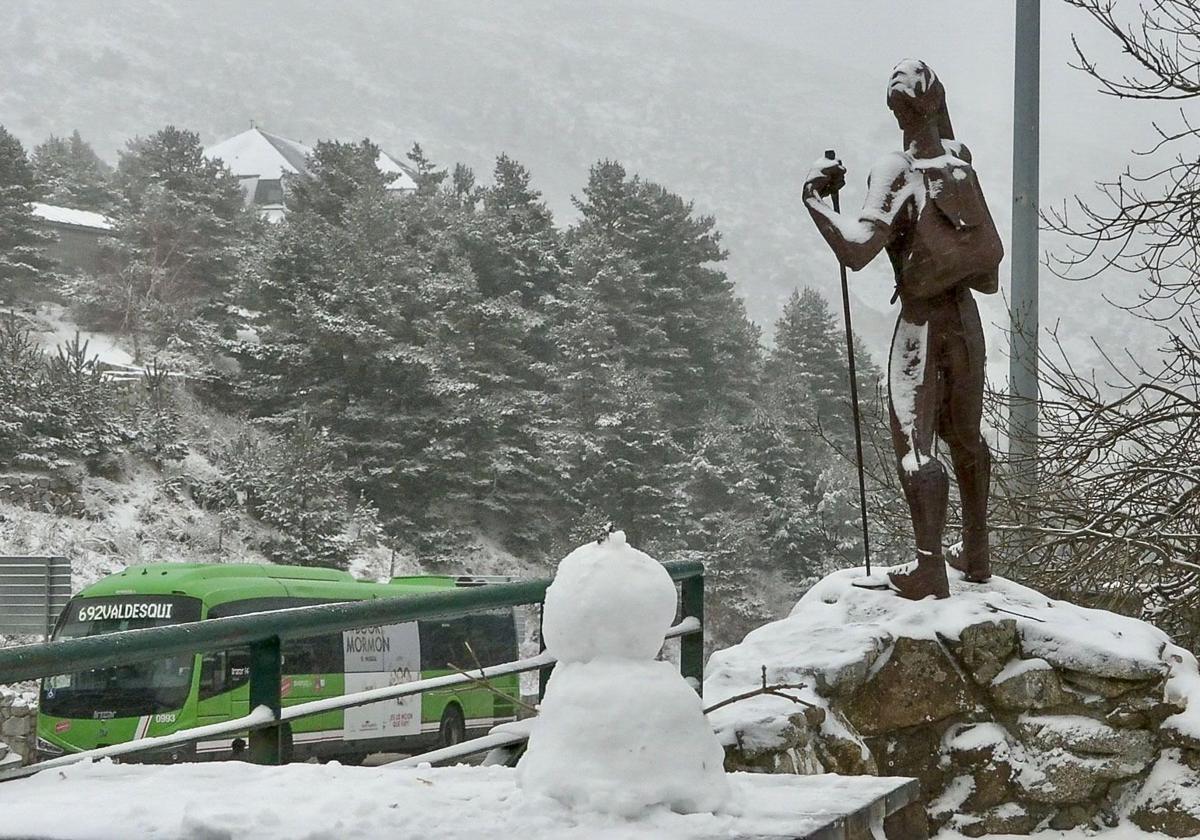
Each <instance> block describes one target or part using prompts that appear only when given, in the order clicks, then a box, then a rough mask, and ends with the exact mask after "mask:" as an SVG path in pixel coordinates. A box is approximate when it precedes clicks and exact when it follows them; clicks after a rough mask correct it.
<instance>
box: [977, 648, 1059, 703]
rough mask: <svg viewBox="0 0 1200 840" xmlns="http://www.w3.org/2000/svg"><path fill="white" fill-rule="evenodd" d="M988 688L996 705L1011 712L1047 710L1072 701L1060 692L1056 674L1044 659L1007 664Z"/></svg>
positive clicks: (1023, 660) (1021, 660) (1022, 660)
mask: <svg viewBox="0 0 1200 840" xmlns="http://www.w3.org/2000/svg"><path fill="white" fill-rule="evenodd" d="M988 688H989V690H990V691H991V694H992V699H993V700H995V701H996V704H997V705H998V706H1000V708H1002V709H1007V710H1010V711H1026V710H1029V709H1048V708H1051V707H1053V706H1062V705H1066V704H1069V703H1071V702H1073V700H1074V698H1073V697H1072V696H1071V695H1070V694H1068V693H1067V692H1065V691H1063V687H1062V681H1061V680H1060V679H1059V676H1058V672H1057V671H1055V670H1054V669H1053V668H1052V667H1051V666H1050V663H1048V662H1046V661H1045V660H1043V659H1019V660H1016V661H1015V662H1011V663H1009V664H1008V665H1007V666H1006V667H1005V668H1004V670H1002V671H1000V672H999V673H998V674H997V675H996V676H995V678H994V679H993V680H992V682H991V685H990V686H988Z"/></svg>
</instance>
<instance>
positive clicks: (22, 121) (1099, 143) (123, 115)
mask: <svg viewBox="0 0 1200 840" xmlns="http://www.w3.org/2000/svg"><path fill="white" fill-rule="evenodd" d="M51 9H53V11H54V13H53V14H49V13H48V12H49V11H50V10H51ZM5 12H6V14H5V15H4V16H3V19H2V20H0V79H2V80H3V82H2V84H0V123H2V124H4V125H6V126H7V127H8V128H9V129H10V130H12V131H14V132H15V133H16V134H17V135H18V136H19V137H20V138H21V139H22V140H23V141H24V142H25V143H26V144H27V146H29V147H31V146H32V145H33V144H35V143H37V142H40V141H42V140H43V139H45V137H46V136H47V135H48V134H50V133H55V134H60V135H61V134H69V133H70V132H71V131H72V130H73V129H78V130H79V131H80V132H81V133H82V134H83V136H84V138H85V139H87V140H89V141H90V142H91V143H92V144H93V145H94V146H95V148H96V150H97V151H98V152H99V153H100V154H101V155H102V156H103V157H105V158H106V159H109V160H110V161H115V159H116V156H117V152H118V150H119V149H120V148H121V147H122V146H123V144H124V142H125V141H126V140H127V139H128V138H130V137H132V136H134V135H138V134H147V133H150V132H152V131H154V130H155V129H157V128H159V127H161V126H162V125H164V124H166V123H175V124H177V125H180V126H185V127H188V128H192V129H194V130H196V131H199V132H200V134H201V136H202V139H203V140H204V141H205V142H214V141H217V140H220V139H223V138H225V137H227V136H230V135H232V134H234V133H236V132H239V131H241V130H243V129H245V128H246V127H248V126H249V124H250V121H251V120H255V121H257V123H258V124H259V125H260V126H262V127H263V128H265V129H267V130H268V131H271V132H274V133H277V134H282V135H284V136H287V137H292V138H296V139H300V140H303V141H304V142H307V143H312V142H314V141H315V140H317V139H320V138H340V139H352V138H359V137H362V136H369V137H371V138H372V139H373V140H375V141H376V142H378V143H380V144H381V145H382V146H383V147H384V148H386V149H388V150H389V151H391V152H392V153H393V154H397V155H400V154H403V153H404V152H405V151H406V150H407V149H408V148H409V147H410V146H411V144H412V142H413V141H414V140H418V141H420V142H421V144H422V145H423V146H424V147H425V149H426V151H427V152H428V153H429V154H430V156H431V157H433V158H434V160H435V161H437V162H439V163H440V164H442V165H452V164H453V163H454V162H456V161H462V162H465V163H467V164H469V165H471V166H473V167H474V168H475V169H476V170H477V173H478V174H479V175H480V177H481V178H483V179H485V180H486V179H487V176H488V175H489V173H490V170H491V164H492V161H493V160H494V158H495V156H496V155H497V154H499V153H500V152H507V153H509V154H510V155H512V156H513V157H515V158H517V159H518V160H520V161H522V162H523V163H525V164H526V165H527V166H528V167H529V168H530V169H531V170H532V172H533V175H534V179H535V184H536V186H538V187H539V188H540V189H541V190H542V191H543V192H544V194H545V197H546V200H547V201H548V202H549V204H550V206H551V207H552V208H553V209H554V211H555V213H556V215H557V216H558V217H559V219H560V220H561V221H569V220H570V219H571V218H572V217H573V214H574V211H573V207H572V205H571V200H570V198H571V195H572V194H573V193H577V192H578V191H579V190H580V189H581V187H582V186H583V184H584V182H585V179H586V177H587V170H588V167H589V165H590V164H592V163H593V162H595V161H596V160H598V159H600V158H615V159H618V160H620V161H622V162H623V163H624V164H625V165H626V167H627V168H628V169H629V170H631V171H635V172H638V173H640V174H641V175H643V176H644V177H645V178H648V179H651V180H655V181H659V182H661V183H663V184H665V185H666V186H668V187H669V188H671V189H672V190H674V191H676V192H678V193H680V194H682V195H683V196H685V197H688V198H692V199H694V200H695V202H696V205H697V207H698V208H699V209H700V210H702V211H704V212H707V213H712V214H713V215H715V216H716V218H717V221H718V224H719V227H720V229H721V230H722V231H723V232H724V235H725V245H726V246H727V247H728V249H729V251H730V260H729V264H728V266H727V268H728V271H729V274H730V276H731V277H732V278H733V279H734V280H735V281H736V283H737V284H738V287H739V288H740V289H741V291H742V292H743V294H744V295H745V298H746V301H747V307H748V309H749V312H750V315H751V317H753V318H754V319H755V320H756V321H758V322H759V323H760V324H761V325H763V326H764V328H765V331H766V333H767V335H768V337H769V333H770V327H771V323H772V322H773V320H774V319H775V317H776V316H777V314H778V312H779V308H780V306H781V304H782V302H783V301H784V300H785V299H786V297H787V295H788V294H789V293H790V292H791V290H792V289H793V288H795V287H797V286H804V285H812V286H816V287H818V288H820V289H821V290H822V291H824V292H825V293H826V295H827V296H829V297H830V298H831V300H832V301H834V302H835V304H836V297H837V268H836V264H835V263H834V261H833V259H832V257H831V256H830V255H829V253H828V251H827V249H826V248H825V247H824V244H823V243H822V242H821V241H820V240H819V238H818V236H817V235H816V233H815V231H814V230H813V228H812V226H811V224H810V222H809V220H808V218H807V215H806V214H805V213H804V211H803V208H802V207H801V206H800V203H799V201H798V195H799V190H800V185H801V182H802V180H803V176H804V173H805V171H806V170H807V168H808V166H809V164H810V163H811V161H812V160H813V159H814V158H817V157H819V156H820V155H821V153H822V151H823V150H824V149H825V148H829V147H836V148H837V150H838V151H839V153H840V154H841V155H842V157H843V159H844V160H845V162H846V164H847V165H848V167H849V169H850V177H849V183H850V187H849V189H848V190H847V194H846V195H845V196H844V198H843V201H844V202H845V203H846V204H847V205H851V206H853V205H854V204H855V203H856V202H857V201H859V200H860V199H861V195H862V182H863V179H864V178H865V176H866V173H867V171H868V169H869V167H870V165H871V163H872V162H873V161H874V160H875V159H876V158H877V157H878V156H879V155H881V154H882V153H883V152H885V151H887V150H889V149H892V148H896V147H898V144H899V133H898V131H897V129H896V127H895V123H894V121H893V120H892V118H891V115H890V113H889V112H888V111H887V109H886V107H885V105H884V101H883V100H884V83H885V81H886V79H887V76H888V73H889V70H890V68H891V67H892V65H893V64H894V63H895V62H896V61H897V60H899V59H900V58H904V57H910V56H911V57H918V58H923V59H926V60H927V61H928V62H929V63H930V64H931V66H933V68H934V69H935V70H936V71H937V73H938V74H939V75H940V76H941V78H942V80H943V81H944V83H945V85H946V88H947V91H948V99H949V105H950V109H951V114H952V118H953V122H954V126H955V130H956V133H957V135H958V137H959V138H960V139H962V140H963V141H965V142H966V143H967V144H968V145H969V146H970V147H971V149H972V150H973V152H974V155H975V161H976V164H977V166H978V169H979V171H980V175H981V179H982V182H983V185H984V189H985V192H986V193H987V195H988V198H989V202H990V204H991V206H992V210H993V214H994V215H995V217H996V220H997V222H998V223H999V224H1000V225H1001V226H1002V230H1003V233H1004V234H1005V236H1006V237H1007V231H1008V224H1009V218H1010V184H1011V173H1010V167H1011V132H1012V129H1011V112H1012V64H1013V20H1012V19H1013V9H1012V3H1010V2H996V0H954V2H942V0H922V2H920V3H918V4H912V3H904V4H901V3H896V2H893V0H842V1H841V2H837V3H829V2H809V1H808V0H804V1H803V2H800V1H799V0H797V1H796V2H757V3H753V4H748V3H744V2H725V0H704V1H703V2H698V0H689V2H686V3H685V2H668V1H667V0H655V1H654V2H636V3H635V2H607V3H603V4H597V3H584V2H536V1H535V0H521V2H502V3H501V2H495V3H484V2H437V3H401V2H386V3H385V2H378V0H376V2H344V1H343V2H336V3H334V2H300V1H299V0H286V2H282V1H281V0H267V1H266V2H264V0H255V2H253V3H250V2H243V0H193V2H187V3H181V2H177V0H138V2H130V1H129V0H126V1H125V2H120V1H119V0H109V1H108V2H105V3H103V4H101V3H98V2H96V3H93V2H82V0H77V1H76V2H60V3H55V4H53V6H49V7H48V6H47V4H46V3H44V2H36V0H7V1H6V3H5ZM1042 27H1043V42H1042V44H1043V45H1042V56H1043V57H1042V115H1043V123H1042V201H1043V204H1047V203H1053V202H1061V201H1063V200H1064V199H1067V198H1069V197H1070V196H1072V195H1073V194H1075V193H1088V192H1089V191H1090V190H1091V185H1092V182H1093V181H1095V180H1096V179H1099V178H1107V177H1110V176H1112V175H1114V174H1116V173H1117V172H1118V171H1119V170H1121V169H1122V168H1123V167H1124V166H1125V165H1126V164H1127V162H1128V161H1129V158H1130V154H1129V150H1130V148H1131V147H1141V146H1145V145H1148V143H1149V142H1150V140H1151V139H1152V133H1151V126H1150V121H1151V119H1154V118H1157V119H1160V120H1167V121H1169V120H1170V119H1171V117H1172V114H1173V111H1172V109H1171V108H1170V106H1169V105H1161V106H1154V105H1145V104H1140V103H1128V102H1119V101H1116V100H1113V99H1111V98H1109V97H1105V96H1103V95H1101V94H1099V93H1097V92H1095V89H1094V88H1095V86H1094V85H1093V84H1092V83H1090V82H1089V81H1088V80H1087V79H1086V78H1085V77H1084V76H1083V74H1081V73H1079V72H1078V71H1075V70H1071V69H1069V68H1068V67H1067V61H1068V60H1069V58H1070V57H1071V56H1072V51H1071V46H1070V36H1071V34H1072V33H1077V34H1078V35H1079V37H1080V40H1081V42H1082V43H1083V44H1084V45H1085V46H1088V47H1091V48H1092V50H1091V51H1092V52H1093V53H1094V54H1095V55H1096V56H1097V57H1099V58H1100V59H1101V65H1102V67H1120V66H1122V65H1121V63H1120V57H1119V55H1118V54H1117V51H1116V49H1115V48H1114V46H1113V44H1112V42H1111V41H1110V40H1109V38H1108V37H1107V36H1106V35H1104V34H1103V33H1102V32H1100V31H1099V28H1098V27H1097V26H1095V25H1094V24H1092V22H1091V21H1090V19H1088V18H1086V17H1085V16H1084V15H1082V14H1081V13H1079V12H1077V11H1075V10H1073V9H1070V8H1068V7H1066V6H1065V5H1063V4H1061V3H1058V2H1054V0H1046V2H1044V3H1043V22H1042ZM1044 244H1046V245H1047V246H1048V247H1055V243H1054V242H1053V241H1051V240H1044ZM1003 273H1004V275H1005V283H1007V277H1006V274H1007V271H1006V269H1005V270H1004V272H1003ZM1129 282H1131V281H1130V280H1129V279H1128V278H1121V279H1118V278H1111V279H1106V280H1104V281H1102V282H1101V283H1096V282H1093V283H1089V284H1086V285H1085V284H1065V283H1063V282H1062V281H1060V280H1057V279H1055V278H1053V277H1052V276H1051V275H1050V274H1049V273H1048V272H1044V277H1043V286H1042V288H1043V292H1042V300H1043V304H1042V323H1043V325H1044V326H1045V325H1050V324H1052V323H1053V322H1054V321H1055V320H1056V319H1059V318H1061V319H1063V322H1064V325H1065V329H1064V331H1067V332H1070V333H1071V334H1072V335H1074V336H1077V338H1076V339H1075V340H1074V341H1073V344H1074V345H1075V346H1076V347H1077V348H1078V349H1079V351H1080V352H1087V348H1086V345H1085V342H1084V340H1083V336H1084V335H1085V334H1086V333H1090V332H1095V333H1097V334H1099V335H1100V336H1101V338H1102V339H1103V340H1105V341H1106V342H1109V343H1111V342H1119V343H1122V344H1132V345H1134V347H1135V349H1136V348H1137V347H1138V346H1141V345H1147V344H1148V343H1149V342H1150V341H1151V337H1150V336H1149V334H1148V333H1146V332H1130V331H1129V327H1128V325H1129V319H1128V316H1125V315H1123V314H1121V313H1120V312H1118V311H1116V310H1113V309H1111V308H1109V307H1107V306H1106V305H1105V304H1103V303H1102V301H1101V297H1100V288H1101V286H1102V285H1103V286H1104V287H1105V288H1106V289H1108V291H1110V292H1112V293H1113V294H1114V295H1115V296H1117V297H1118V298H1122V299H1125V300H1128V299H1130V298H1131V297H1132V294H1131V290H1130V289H1129V288H1128V287H1122V286H1119V285H1117V284H1118V283H1125V284H1128V283H1129ZM890 292H891V278H890V276H889V272H888V270H887V268H886V261H885V260H882V259H880V260H879V261H878V263H877V264H876V265H874V266H872V267H871V268H869V269H868V270H866V271H864V272H863V274H862V276H860V277H857V278H855V279H854V293H855V305H856V310H855V314H856V318H857V321H856V327H858V328H859V329H860V330H861V331H862V332H864V333H865V334H866V336H867V339H868V341H869V342H870V343H871V344H872V346H873V348H877V350H878V351H882V349H883V344H884V343H885V342H886V339H887V335H888V334H889V333H890V325H891V321H892V319H893V315H892V314H891V312H890V307H889V306H888V298H889V297H890ZM984 317H985V321H988V322H991V323H994V324H1002V323H1003V322H1004V321H1005V318H1006V316H1005V310H1004V302H1003V300H1001V299H1000V297H999V296H996V297H995V298H993V299H991V300H989V301H988V302H987V304H986V305H985V313H984ZM1131 336H1133V337H1131ZM990 341H991V344H990V347H991V349H990V352H989V356H990V359H991V362H992V365H991V369H992V373H993V375H994V376H998V377H1000V378H1002V377H1003V376H1004V374H1005V373H1006V371H1007V361H1006V359H1005V358H1004V352H1005V349H1006V348H1005V344H1006V341H1005V339H1004V338H1003V336H1002V335H1000V334H999V333H998V331H997V329H996V328H993V329H992V335H991V337H990Z"/></svg>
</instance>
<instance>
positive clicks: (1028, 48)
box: [1008, 0, 1041, 496]
mask: <svg viewBox="0 0 1200 840" xmlns="http://www.w3.org/2000/svg"><path fill="white" fill-rule="evenodd" d="M1016 16H1017V17H1016V50H1015V72H1014V78H1013V191H1012V197H1013V212H1012V286H1011V297H1012V300H1011V306H1012V313H1011V315H1012V344H1011V355H1010V360H1009V397H1010V399H1009V418H1008V436H1009V456H1010V458H1011V459H1012V461H1013V463H1014V465H1015V467H1016V469H1017V475H1016V476H1015V478H1016V479H1017V482H1018V483H1017V489H1018V492H1019V493H1020V495H1022V496H1026V495H1027V494H1028V493H1029V492H1031V491H1032V490H1033V488H1034V486H1035V484H1036V481H1037V437H1038V422H1037V397H1038V117H1039V98H1040V91H1039V87H1040V85H1039V82H1040V79H1039V76H1040V63H1041V56H1040V52H1041V50H1040V44H1041V3H1040V0H1016Z"/></svg>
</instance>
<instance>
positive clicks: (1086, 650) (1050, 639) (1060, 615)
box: [704, 570, 1200, 837]
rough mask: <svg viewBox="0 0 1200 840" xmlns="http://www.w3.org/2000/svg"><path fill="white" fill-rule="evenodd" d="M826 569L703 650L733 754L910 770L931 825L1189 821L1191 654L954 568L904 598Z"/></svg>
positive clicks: (1197, 752)
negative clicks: (711, 649)
mask: <svg viewBox="0 0 1200 840" xmlns="http://www.w3.org/2000/svg"><path fill="white" fill-rule="evenodd" d="M860 574H861V572H859V571H844V572H837V573H835V574H833V575H830V576H829V577H827V578H825V579H824V580H822V581H821V582H820V583H818V584H817V585H816V586H815V587H813V588H812V589H811V590H810V591H809V592H808V593H807V594H805V595H804V597H803V598H802V599H801V600H800V602H799V603H798V604H796V607H795V608H794V609H793V611H792V612H791V614H790V615H789V616H788V617H787V618H785V619H782V620H780V621H777V622H773V623H771V624H768V625H765V626H763V627H760V628H758V629H757V630H754V631H753V632H751V633H750V634H748V635H747V636H746V638H745V640H743V641H742V643H741V644H739V645H736V646H734V647H731V648H728V649H726V650H723V651H719V652H717V653H715V654H714V655H713V657H712V659H711V660H710V662H709V665H708V669H707V677H706V680H705V684H704V695H705V700H706V702H709V703H713V702H716V701H719V700H721V699H722V698H723V697H728V696H733V695H736V694H739V693H742V692H745V691H747V690H750V689H753V688H754V687H755V686H757V685H760V684H761V681H762V680H763V671H762V669H763V667H764V666H765V667H766V679H767V681H768V682H770V683H803V684H804V686H805V687H804V688H803V689H799V690H794V691H792V692H791V693H792V694H795V695H796V696H798V697H799V698H800V699H802V700H805V701H807V702H809V703H811V704H813V705H814V706H815V707H816V708H815V709H814V708H808V707H804V706H801V705H799V704H797V703H794V702H791V701H789V700H787V699H784V698H781V697H774V696H759V697H755V698H752V699H750V700H747V701H743V702H740V703H736V704H733V705H730V706H727V707H725V708H722V709H719V710H716V711H715V712H713V714H712V715H711V720H712V722H713V724H714V726H716V727H717V729H718V733H719V735H720V737H721V739H722V742H723V743H724V744H725V746H726V766H727V767H728V768H730V769H745V770H757V771H759V772H763V771H766V772H784V773H822V772H837V773H849V774H853V773H881V774H885V775H900V776H915V777H917V778H919V779H920V780H921V787H922V797H923V800H924V801H925V803H926V805H927V809H928V813H929V816H930V818H931V820H932V821H933V823H934V825H935V826H939V825H950V826H951V827H953V828H955V829H956V830H957V831H959V832H961V833H962V834H964V835H966V836H984V835H987V834H994V833H1008V834H1026V833H1029V832H1030V831H1032V830H1035V829H1036V828H1038V827H1054V828H1067V827H1070V826H1076V825H1080V826H1083V825H1092V824H1095V825H1109V826H1111V825H1115V824H1121V825H1126V826H1130V829H1129V830H1130V831H1132V832H1137V831H1138V829H1137V828H1134V827H1133V826H1137V827H1140V828H1142V829H1146V830H1154V831H1159V832H1162V833H1165V834H1167V835H1169V836H1173V837H1192V836H1196V834H1197V833H1200V775H1198V773H1197V770H1200V677H1198V676H1197V665H1196V658H1195V657H1194V656H1193V655H1192V654H1191V653H1189V652H1188V651H1186V650H1184V649H1182V648H1180V647H1178V646H1176V645H1174V644H1172V643H1171V641H1170V640H1169V639H1168V638H1167V636H1166V635H1165V634H1164V633H1162V632H1161V631H1159V630H1158V629H1156V628H1155V627H1153V626H1151V625H1150V624H1147V623H1145V622H1142V621H1138V620H1135V619H1132V618H1127V617H1124V616H1119V615H1115V614H1113V613H1110V612H1106V611H1103V610H1092V609H1084V608H1081V607H1076V606H1074V605H1072V604H1069V603H1066V602H1063V601H1056V600H1052V599H1050V598H1047V597H1046V596H1044V595H1042V594H1041V593H1039V592H1036V591H1034V590H1032V589H1029V588H1027V587H1024V586H1020V585H1018V584H1015V583H1012V582H1010V581H1006V580H1004V579H1002V578H999V577H994V578H993V579H992V580H991V581H990V582H989V583H987V584H982V585H979V584H970V583H966V582H963V581H962V580H961V575H959V574H958V573H957V572H954V571H953V570H951V571H950V578H951V590H952V593H951V597H950V599H949V600H941V601H934V600H932V599H930V600H926V601H919V602H912V601H906V600H904V599H902V598H898V597H896V596H895V595H894V594H892V593H890V592H886V591H875V590H869V589H861V588H857V587H853V586H851V582H852V581H853V580H854V579H855V578H856V577H857V576H858V575H860Z"/></svg>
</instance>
